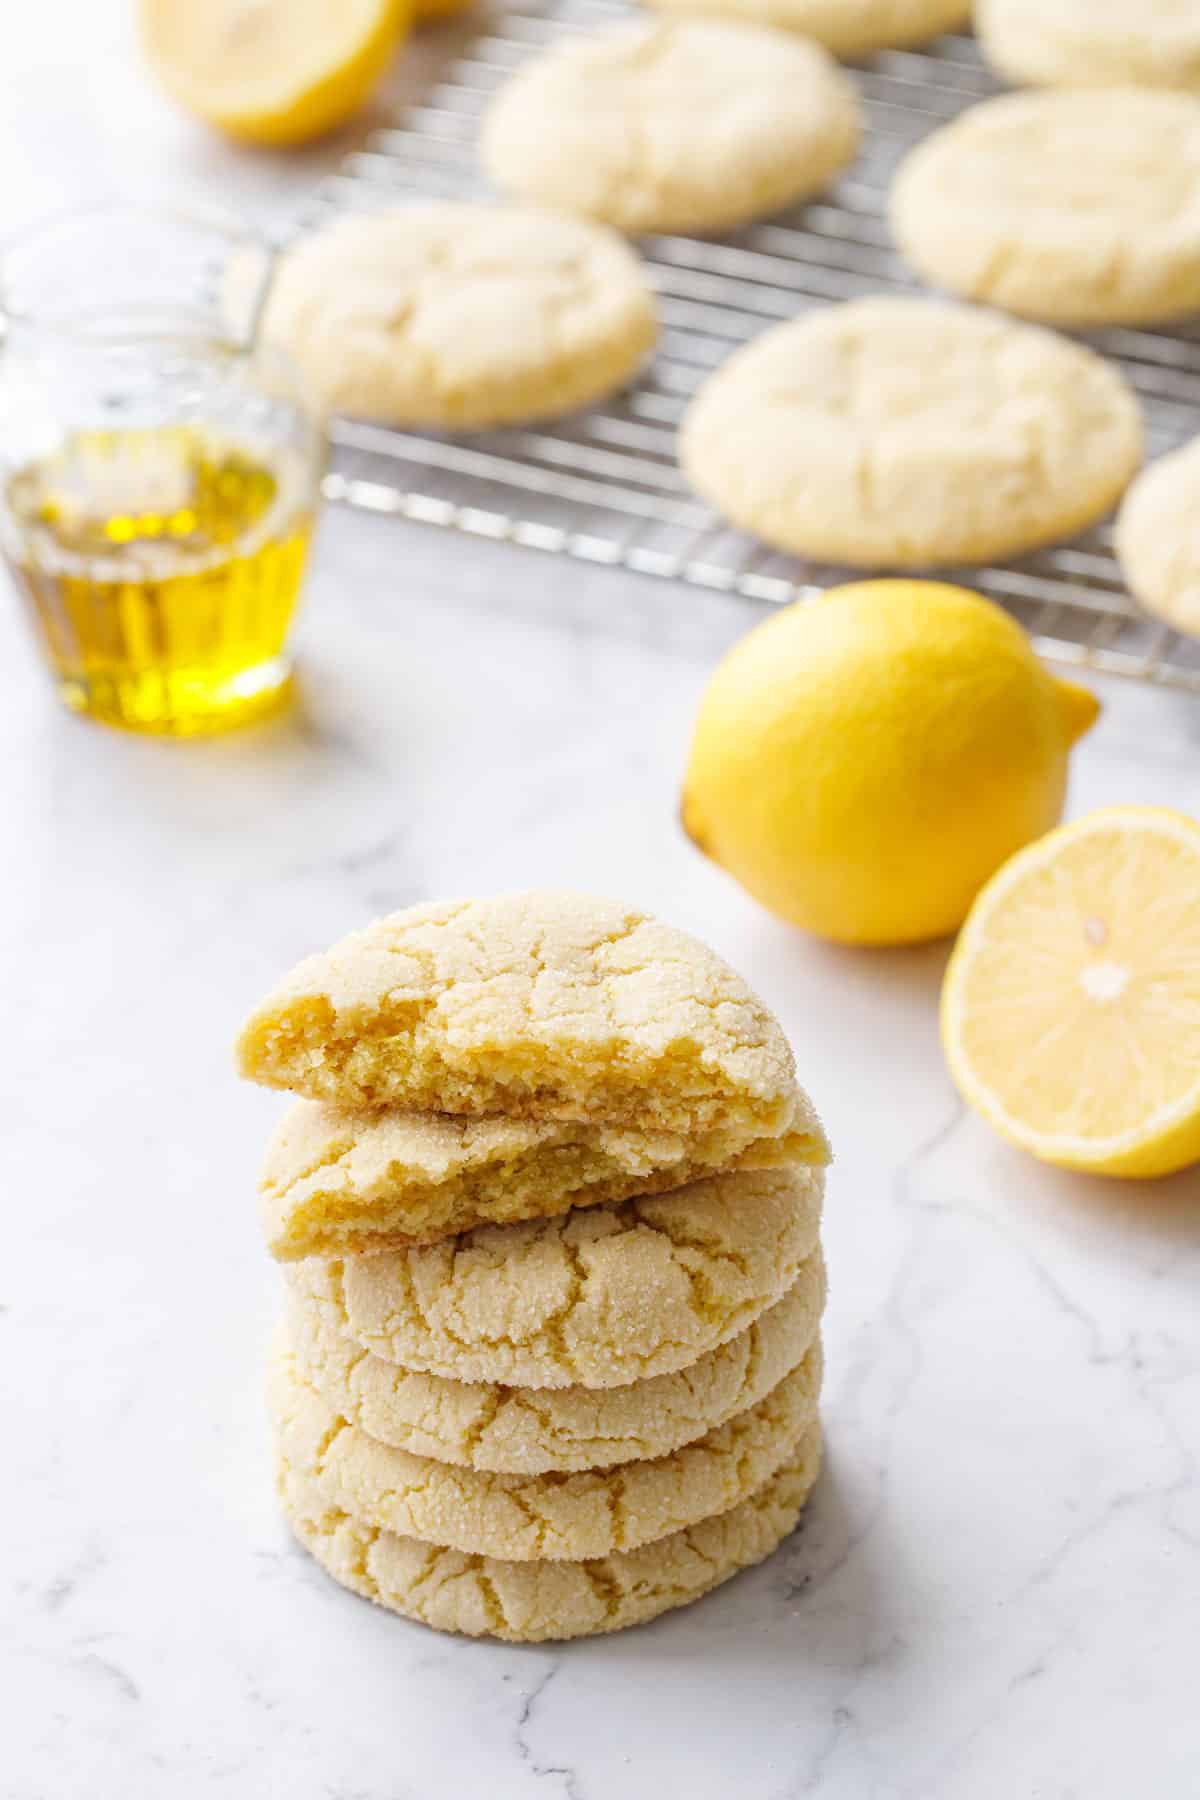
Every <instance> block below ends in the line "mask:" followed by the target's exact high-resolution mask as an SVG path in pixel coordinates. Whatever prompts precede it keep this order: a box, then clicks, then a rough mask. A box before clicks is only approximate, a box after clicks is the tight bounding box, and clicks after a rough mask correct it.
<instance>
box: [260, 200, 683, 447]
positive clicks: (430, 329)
mask: <svg viewBox="0 0 1200 1800" xmlns="http://www.w3.org/2000/svg"><path fill="white" fill-rule="evenodd" d="M238 276H239V271H238V270H237V269H235V270H234V271H233V275H232V279H231V294H230V302H231V310H234V309H235V302H236V298H237V288H238ZM262 331H263V336H264V337H265V339H266V340H267V341H268V342H273V343H277V344H279V345H280V346H281V348H283V349H284V350H286V351H287V352H288V353H289V354H290V355H291V356H292V358H293V360H294V361H295V362H296V363H297V364H298V365H299V367H300V369H301V370H302V372H303V374H304V375H305V377H306V379H307V380H308V382H309V384H310V386H311V388H312V391H313V392H314V393H315V394H316V395H317V396H318V398H319V399H320V400H321V401H322V402H323V403H324V404H325V405H326V406H327V407H328V408H329V409H330V410H331V411H335V412H342V413H348V414H350V415H351V416H353V417H356V418H361V419H374V420H378V421H380V422H382V423H386V424H389V425H400V426H404V425H408V426H429V427H435V428H437V427H442V428H447V429H466V430H470V429H482V428H485V427H487V426H493V425H512V424H524V423H528V422H530V421H533V420H539V419H551V418H559V417H561V416H563V415H564V414H566V413H570V412H574V411H575V409H576V408H577V407H581V406H586V405H588V404H590V403H591V402H592V401H593V400H597V399H599V398H600V397H601V395H603V394H607V393H609V392H611V390H612V389H613V388H616V387H619V386H620V385H621V383H622V382H624V381H626V380H628V379H629V378H630V376H632V375H633V374H634V373H635V372H636V370H637V368H638V365H639V364H640V363H641V361H642V359H643V358H644V357H645V355H646V353H647V352H648V351H649V349H650V348H651V346H652V344H653V342H654V337H655V317H654V303H653V301H652V299H651V296H650V290H649V288H648V287H647V285H646V282H645V281H644V280H643V277H642V273H641V269H640V267H639V265H638V262H637V259H636V257H635V256H634V255H633V254H632V252H631V251H630V250H629V249H628V248H627V247H626V245H625V244H624V243H623V242H622V241H621V239H620V238H619V237H617V236H616V234H615V233H613V232H610V231H607V230H605V229H604V227H603V226H600V225H593V224H591V223H589V222H588V221H587V220H584V219H568V218H561V217H558V216H555V215H552V214H549V213H542V212H530V211H520V210H517V209H516V208H508V207H499V206H473V205H467V204H464V203H460V202H454V201H440V202H437V203H434V204H431V205H420V206H410V207H400V208H396V209H394V210H392V211H389V212H383V213H370V214H357V215H354V216H349V217H344V218H341V219H339V220H337V222H336V223H334V224H332V225H329V226H327V227H326V228H325V229H324V230H321V231H318V232H315V233H314V234H313V235H312V236H310V237H307V238H305V239H303V240H302V241H301V242H299V243H298V244H297V245H296V246H295V247H294V248H293V249H291V250H289V251H288V252H286V254H285V255H284V257H283V260H282V262H281V265H280V268H279V270H278V273H277V274H276V277H275V282H274V286H273V289H272V292H271V295H270V298H269V300H268V303H267V307H266V312H265V315H264V319H263V326H262Z"/></svg>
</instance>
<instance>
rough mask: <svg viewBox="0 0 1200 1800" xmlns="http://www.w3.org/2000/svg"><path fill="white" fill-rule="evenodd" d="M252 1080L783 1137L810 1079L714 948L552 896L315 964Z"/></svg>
mask: <svg viewBox="0 0 1200 1800" xmlns="http://www.w3.org/2000/svg"><path fill="white" fill-rule="evenodd" d="M238 1056H239V1063H240V1067H241V1072H242V1073H243V1074H244V1075H246V1076H248V1077H249V1078H250V1079H251V1080H252V1081H261V1082H264V1083H265V1084H266V1085H267V1086H269V1087H282V1088H291V1089H294V1091H295V1092H297V1093H300V1094H304V1095H305V1096H307V1097H308V1098H309V1099H314V1100H328V1101H331V1102H333V1103H334V1104H335V1105H339V1106H343V1107H348V1108H351V1109H353V1108H358V1107H365V1108H370V1107H381V1106H396V1107H402V1108H404V1109H405V1110H407V1111H412V1112H448V1113H471V1114H475V1113H499V1114H503V1115H505V1116H507V1117H509V1118H530V1119H535V1118H541V1119H573V1120H595V1121H600V1122H602V1123H604V1124H607V1125H616V1124H621V1125H629V1126H634V1127H636V1128H637V1129H638V1130H644V1131H663V1130H665V1131H677V1132H683V1133H688V1134H692V1133H697V1132H706V1131H711V1130H725V1129H734V1128H742V1129H746V1130H747V1133H748V1135H749V1134H751V1133H752V1132H753V1131H758V1132H761V1133H762V1134H764V1135H765V1134H767V1133H770V1132H772V1131H775V1130H778V1129H779V1128H780V1125H781V1123H782V1122H783V1121H784V1120H785V1119H786V1117H787V1115H788V1113H789V1112H790V1110H791V1107H792V1105H793V1104H794V1094H795V1066H794V1064H793V1061H792V1055H791V1051H790V1050H789V1048H788V1045H787V1042H786V1040H785V1039H784V1036H783V1033H782V1032H781V1031H780V1029H779V1026H778V1024H777V1022H776V1021H775V1019H774V1018H773V1017H772V1015H771V1014H770V1013H769V1012H768V1011H767V1009H766V1007H765V1006H763V1004H762V1002H761V1001H760V1000H758V999H757V998H756V997H755V996H754V995H753V994H752V993H751V992H750V989H749V988H748V987H747V986H746V984H745V982H744V981H742V979H741V978H740V977H739V976H738V975H735V974H734V972H733V970H732V969H731V968H730V967H729V966H728V964H727V963H724V962H722V960H721V958H720V957H718V956H717V955H716V954H715V953H714V952H713V951H712V950H710V949H708V948H707V946H706V945H703V944H701V943H699V942H698V941H697V940H696V939H695V938H692V937H689V936H688V935H687V934H686V933H685V932H682V931H678V930H676V929H675V928H674V927H673V926H670V925H664V924H663V923H662V922H661V921H660V920H657V919H654V918H651V917H650V916H649V915H648V914H646V913H643V912H639V911H638V910H637V909H636V908H634V907H629V906H623V905H621V904H619V903H618V902H616V901H610V900H597V899H594V898H592V897H590V896H588V895H584V894H574V893H560V892H556V891H548V890H538V891H534V892H531V893H520V894H501V895H499V896H497V897H495V898H492V899H487V900H458V901H448V902H443V903H440V904H436V905H431V906H415V907H412V908H410V909H409V910H408V911H406V912H399V913H392V914H391V915H390V916H389V917H388V918H385V919H379V920H377V921H376V922H375V924H373V925H368V926H367V927H366V929H365V930H363V931H356V932H353V933H352V934H351V935H350V936H349V937H346V938H343V939H342V940H341V942H340V943H337V944H335V945H334V946H333V948H332V949H330V950H327V951H323V952H322V953H320V954H319V955H317V956H312V957H309V958H308V959H307V960H306V961H305V962H302V963H301V964H300V965H299V967H298V968H296V969H294V970H293V971H292V973H291V975H290V976H288V977H287V979H286V980H285V981H284V982H283V983H282V984H281V986H280V987H278V988H277V989H276V990H275V992H274V993H273V994H271V995H270V996H269V998H268V999H267V1000H266V1001H265V1002H264V1004H263V1005H262V1006H260V1007H259V1008H258V1009H257V1010H256V1011H255V1013H254V1014H253V1015H252V1016H251V1018H250V1020H249V1023H248V1024H247V1025H246V1027H245V1029H244V1030H243V1032H242V1035H241V1038H240V1040H239V1045H238Z"/></svg>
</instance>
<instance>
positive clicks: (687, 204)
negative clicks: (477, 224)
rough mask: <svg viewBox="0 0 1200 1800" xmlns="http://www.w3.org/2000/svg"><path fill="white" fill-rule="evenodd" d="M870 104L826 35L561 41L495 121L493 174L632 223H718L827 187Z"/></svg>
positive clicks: (699, 25)
mask: <svg viewBox="0 0 1200 1800" xmlns="http://www.w3.org/2000/svg"><path fill="white" fill-rule="evenodd" d="M858 137H859V109H858V101H857V98H856V96H855V93H854V89H853V87H852V86H851V84H850V82H849V81H848V80H847V78H846V77H845V76H844V75H843V74H842V72H841V71H840V69H838V67H837V65H836V64H835V63H834V62H833V61H832V59H831V58H830V57H829V56H828V55H827V54H826V53H825V52H824V51H823V50H821V49H820V48H819V47H818V46H817V45H816V44H811V43H805V42H803V41H801V40H799V39H796V38H792V37H787V36H784V35H783V34H781V33H779V32H776V31H767V30H764V29H762V28H761V27H758V26H752V25H742V24H736V23H730V22H727V21H719V20H705V19H680V20H678V21H675V20H670V21H664V22H662V23H655V24H644V23H643V24H635V25H626V26H620V27H618V28H616V29H615V30H612V31H607V32H605V33H603V35H601V36H597V37H594V38H586V39H583V40H582V41H579V42H566V43H560V44H555V45H553V46H552V47H551V48H550V49H549V50H547V51H544V52H543V54H542V55H541V56H538V57H535V58H534V59H533V61H531V62H529V63H527V64H526V65H525V67H524V68H522V69H521V70H520V71H519V72H518V73H517V74H516V75H514V76H513V77H512V79H511V80H510V81H509V82H507V83H506V85H505V86H504V87H503V88H502V89H501V91H500V93H499V95H498V96H497V98H496V99H495V100H494V101H493V102H492V104H491V106H490V107H489V108H488V112H487V114H486V116H485V119H484V123H483V135H482V142H481V151H482V157H483V164H484V167H485V169H486V170H487V172H488V174H489V175H490V176H491V177H492V179H493V180H494V181H495V182H496V183H497V185H498V186H499V187H501V188H503V189H505V190H506V191H507V192H508V193H511V194H513V195H514V196H515V197H516V198H518V199H520V200H524V201H527V202H529V203H531V204H534V205H538V206H548V207H553V208H558V209H560V210H561V211H563V212H572V213H583V214H585V215H586V216H587V217H588V218H592V219H599V220H602V221H603V222H604V223H605V224H607V225H615V226H617V227H618V228H619V229H620V230H622V231H630V232H643V231H666V232H703V231H717V230H720V229H721V228H722V227H728V226H732V225H737V224H740V223H742V222H743V221H744V220H746V219H752V218H755V217H756V216H758V215H759V214H762V213H770V212H778V211H779V210H780V209H781V208H782V207H785V206H790V205H793V204H795V203H796V202H798V201H800V200H804V199H807V198H808V197H809V196H810V195H811V194H815V193H817V192H818V191H819V190H820V189H821V188H822V187H824V186H825V185H826V183H827V182H828V181H829V180H830V179H831V178H832V177H833V176H834V175H835V174H836V173H837V172H838V170H839V169H841V168H843V167H844V166H845V164H846V163H848V162H849V160H850V158H851V157H852V156H853V155H854V152H855V149H856V148H857V145H858Z"/></svg>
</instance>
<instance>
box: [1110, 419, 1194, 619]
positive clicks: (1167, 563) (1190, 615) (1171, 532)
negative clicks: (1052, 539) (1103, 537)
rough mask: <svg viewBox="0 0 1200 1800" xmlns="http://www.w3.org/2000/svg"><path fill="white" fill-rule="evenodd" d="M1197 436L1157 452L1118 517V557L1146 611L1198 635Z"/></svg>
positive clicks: (1131, 590) (1132, 589)
mask: <svg viewBox="0 0 1200 1800" xmlns="http://www.w3.org/2000/svg"><path fill="white" fill-rule="evenodd" d="M1198 519H1200V438H1193V439H1192V441H1191V443H1189V444H1185V445H1184V447H1183V449H1182V450H1176V451H1174V452H1173V453H1172V454H1171V455H1170V456H1163V457H1160V458H1159V460H1158V461H1157V462H1154V463H1151V465H1150V467H1149V468H1148V469H1146V470H1145V472H1144V473H1143V474H1141V475H1140V476H1139V477H1138V479H1137V480H1136V481H1135V482H1134V484H1133V486H1132V487H1131V488H1130V490H1129V493H1128V495H1127V496H1126V499H1125V504H1124V505H1123V506H1122V508H1121V511H1120V513H1119V514H1118V516H1117V532H1116V541H1117V557H1118V560H1119V562H1120V564H1121V573H1122V574H1123V575H1124V577H1125V580H1126V581H1127V582H1128V584H1129V591H1130V593H1131V594H1133V596H1134V598H1135V599H1137V600H1139V601H1140V602H1141V604H1142V605H1143V606H1144V607H1145V608H1146V611H1147V612H1152V613H1155V614H1157V616H1158V617H1159V618H1160V619H1166V620H1167V621H1168V622H1169V623H1170V624H1172V625H1174V626H1175V627H1176V628H1177V629H1178V630H1179V631H1188V632H1192V633H1194V634H1195V635H1196V636H1197V637H1200V532H1198V531H1197V525H1196V521H1197V520H1198Z"/></svg>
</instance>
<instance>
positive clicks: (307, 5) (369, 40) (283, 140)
mask: <svg viewBox="0 0 1200 1800" xmlns="http://www.w3.org/2000/svg"><path fill="white" fill-rule="evenodd" d="M411 18H412V0H338V3H337V5H336V6H331V5H330V4H329V0H140V22H141V33H142V42H143V44H144V45H145V49H146V55H147V56H148V58H149V60H150V63H151V65H152V67H153V68H154V70H155V72H156V73H157V75H158V77H159V79H160V81H161V82H162V84H163V86H164V87H165V88H166V89H167V91H168V92H169V93H170V94H172V95H173V96H174V98H175V99H176V100H178V102H179V104H180V105H181V106H183V107H185V108H186V109H187V111H188V112H191V113H195V114H196V116H197V117H198V118H201V119H203V120H204V121H205V122H206V123H207V124H209V125H215V126H216V127H217V128H218V130H220V131H224V132H227V133H228V135H229V136H230V137H235V138H240V139H242V140H243V141H244V142H246V143H252V144H303V143H307V142H308V141H309V140H310V139H311V138H316V137H320V136H321V135H322V134H323V133H324V132H326V131H332V130H333V129H334V127H335V126H337V125H341V124H342V123H343V122H344V121H345V120H346V119H348V118H349V117H350V116H351V114H352V113H354V112H357V110H358V108H359V107H360V106H361V105H362V104H363V102H364V101H365V100H366V98H367V96H368V95H369V94H370V92H371V90H372V88H373V87H374V86H375V84H376V82H377V81H378V80H379V78H380V76H381V75H382V74H383V71H384V69H385V68H386V67H387V64H388V62H389V60H390V59H391V55H392V52H393V50H394V49H395V47H396V44H397V42H398V41H399V39H400V38H401V36H402V35H403V34H404V32H405V31H406V30H407V28H408V26H409V24H410V23H411Z"/></svg>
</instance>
